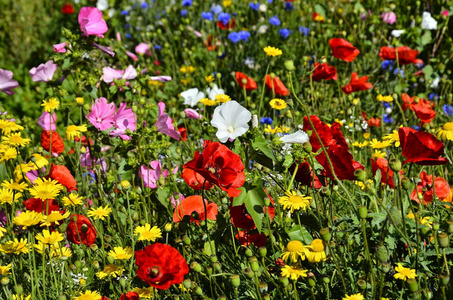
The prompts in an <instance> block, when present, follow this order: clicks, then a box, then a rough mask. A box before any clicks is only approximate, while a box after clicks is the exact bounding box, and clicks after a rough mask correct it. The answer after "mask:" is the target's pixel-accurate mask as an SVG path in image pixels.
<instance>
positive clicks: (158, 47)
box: [154, 45, 162, 50]
mask: <svg viewBox="0 0 453 300" xmlns="http://www.w3.org/2000/svg"><path fill="white" fill-rule="evenodd" d="M160 49H162V46H161V45H154V50H160Z"/></svg>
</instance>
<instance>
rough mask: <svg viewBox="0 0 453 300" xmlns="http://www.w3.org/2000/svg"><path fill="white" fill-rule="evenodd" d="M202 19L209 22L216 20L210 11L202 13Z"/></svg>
mask: <svg viewBox="0 0 453 300" xmlns="http://www.w3.org/2000/svg"><path fill="white" fill-rule="evenodd" d="M201 17H202V18H203V19H204V20H208V21H212V20H214V15H213V13H212V12H210V11H208V12H205V11H202V12H201Z"/></svg>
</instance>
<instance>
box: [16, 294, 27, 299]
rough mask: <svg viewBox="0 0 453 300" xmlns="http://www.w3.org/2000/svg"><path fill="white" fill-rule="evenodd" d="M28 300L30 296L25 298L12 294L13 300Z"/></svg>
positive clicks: (22, 295)
mask: <svg viewBox="0 0 453 300" xmlns="http://www.w3.org/2000/svg"><path fill="white" fill-rule="evenodd" d="M30 299H31V295H28V296H25V295H24V294H21V295H17V294H14V295H13V300H30Z"/></svg>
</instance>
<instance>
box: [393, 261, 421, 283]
mask: <svg viewBox="0 0 453 300" xmlns="http://www.w3.org/2000/svg"><path fill="white" fill-rule="evenodd" d="M395 271H396V272H397V273H396V274H395V275H393V277H395V278H396V279H401V280H404V281H406V280H407V279H412V278H415V277H417V276H418V275H417V274H415V270H413V269H409V268H405V267H403V266H402V265H401V263H398V266H397V267H395Z"/></svg>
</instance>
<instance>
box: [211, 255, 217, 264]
mask: <svg viewBox="0 0 453 300" xmlns="http://www.w3.org/2000/svg"><path fill="white" fill-rule="evenodd" d="M210 260H211V262H212V263H215V262H216V261H217V260H218V259H217V256H215V255H211V256H210Z"/></svg>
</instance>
